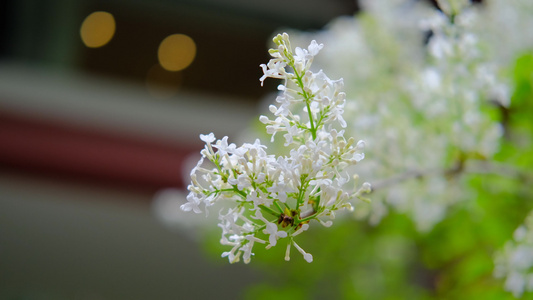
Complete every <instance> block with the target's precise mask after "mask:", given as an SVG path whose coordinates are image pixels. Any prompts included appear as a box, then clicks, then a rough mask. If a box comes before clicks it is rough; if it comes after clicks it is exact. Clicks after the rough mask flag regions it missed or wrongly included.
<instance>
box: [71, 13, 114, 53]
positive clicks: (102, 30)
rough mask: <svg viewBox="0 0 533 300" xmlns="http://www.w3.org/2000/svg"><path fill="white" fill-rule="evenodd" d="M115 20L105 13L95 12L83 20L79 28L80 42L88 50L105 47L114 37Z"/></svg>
mask: <svg viewBox="0 0 533 300" xmlns="http://www.w3.org/2000/svg"><path fill="white" fill-rule="evenodd" d="M115 29H116V24H115V18H114V17H113V15H112V14H110V13H108V12H105V11H95V12H93V13H91V14H90V15H88V16H87V18H85V20H84V21H83V23H82V24H81V28H80V35H81V40H82V41H83V43H84V44H85V46H87V47H89V48H98V47H102V46H104V45H106V44H107V43H109V41H111V39H112V38H113V36H114V35H115Z"/></svg>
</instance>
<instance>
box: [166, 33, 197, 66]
mask: <svg viewBox="0 0 533 300" xmlns="http://www.w3.org/2000/svg"><path fill="white" fill-rule="evenodd" d="M195 56H196V44H195V43H194V41H193V39H192V38H190V37H189V36H187V35H185V34H172V35H169V36H167V37H166V38H165V39H164V40H163V41H162V42H161V44H160V45H159V49H158V52H157V57H158V59H159V63H160V64H161V66H162V67H163V68H164V69H166V70H168V71H181V70H183V69H185V68H187V67H188V66H189V65H190V64H191V63H192V62H193V60H194V58H195Z"/></svg>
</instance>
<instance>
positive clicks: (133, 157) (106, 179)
mask: <svg viewBox="0 0 533 300" xmlns="http://www.w3.org/2000/svg"><path fill="white" fill-rule="evenodd" d="M192 151H194V152H196V151H198V149H197V148H194V149H193V145H188V144H184V145H171V144H165V143H163V142H154V141H147V140H141V139H134V138H131V137H124V136H118V135H113V134H110V133H106V132H97V131H96V130H89V129H86V128H76V127H73V126H69V125H65V124H60V123H59V122H51V121H44V120H39V119H35V118H30V117H27V116H21V115H14V114H10V113H5V112H2V111H0V166H3V167H7V168H10V169H14V170H17V171H24V172H32V173H38V174H39V175H41V176H53V177H57V176H59V177H61V178H63V179H76V180H88V181H96V182H99V183H103V184H106V185H128V186H134V187H137V188H148V189H159V188H164V187H181V188H182V187H183V178H182V174H183V172H182V168H183V164H184V160H185V158H186V157H187V156H188V155H189V153H191V152H192Z"/></svg>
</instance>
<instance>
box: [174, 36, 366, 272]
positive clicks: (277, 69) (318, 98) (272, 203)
mask: <svg viewBox="0 0 533 300" xmlns="http://www.w3.org/2000/svg"><path fill="white" fill-rule="evenodd" d="M274 42H275V43H276V44H277V48H274V49H270V51H269V52H270V54H271V56H272V59H271V60H270V61H269V62H268V63H267V64H262V65H261V68H262V70H263V73H264V75H263V76H262V77H261V78H260V81H261V84H262V83H263V81H264V80H265V79H266V78H268V77H271V78H280V79H284V84H282V85H280V86H279V87H278V90H279V91H280V94H279V95H278V97H277V98H276V103H277V105H271V106H270V107H269V110H270V112H271V113H272V114H273V115H274V118H273V119H270V118H269V117H267V116H260V117H259V120H260V121H261V122H262V123H263V124H265V125H266V130H267V133H269V134H271V135H272V140H274V136H275V135H276V134H277V133H280V134H282V135H283V138H284V140H285V143H284V145H285V147H286V149H284V151H280V152H281V154H280V155H274V154H268V153H267V147H266V146H265V145H263V144H261V142H260V141H259V140H258V139H257V140H256V141H255V142H254V143H253V144H249V143H244V144H243V145H242V146H240V147H237V146H236V145H235V144H233V143H230V142H229V141H228V140H229V139H228V137H223V138H222V139H220V140H217V139H216V138H215V136H214V135H213V133H210V134H207V135H200V139H201V140H202V141H204V142H205V143H206V146H205V148H204V149H203V150H202V151H201V154H202V158H201V159H200V161H199V162H198V164H197V165H196V167H194V168H193V170H192V171H191V184H190V185H189V186H188V190H189V195H188V196H187V201H188V202H187V203H185V204H183V205H182V206H181V209H182V210H184V211H194V212H195V213H200V212H201V211H202V207H204V208H207V207H209V206H212V205H214V203H216V202H219V201H221V200H229V201H230V203H231V204H230V205H229V208H227V210H226V212H225V213H223V212H222V211H221V212H220V213H219V221H220V222H219V224H218V226H219V227H220V229H221V230H222V236H221V239H220V242H221V244H223V245H226V246H230V247H231V249H230V250H229V251H225V252H224V253H223V254H222V256H223V257H227V258H228V260H229V261H230V262H231V263H233V262H237V261H239V260H240V258H241V257H242V259H243V261H244V262H245V263H248V262H250V260H251V257H252V256H253V246H254V244H256V243H261V244H266V247H267V249H268V248H270V247H274V246H276V245H277V244H278V243H279V242H280V240H286V241H287V246H288V250H287V255H286V257H285V259H287V260H288V259H289V254H290V247H295V248H296V249H297V250H298V251H299V252H300V253H301V254H302V256H303V258H304V259H305V260H306V261H308V262H312V260H313V256H312V255H311V254H309V253H307V252H305V251H304V250H303V249H302V248H301V247H300V246H299V245H298V244H297V243H296V242H295V241H294V237H296V236H298V235H299V234H301V233H302V232H304V231H305V230H307V229H308V228H309V224H311V222H314V221H316V222H317V223H318V224H322V225H324V226H327V227H328V226H331V225H332V220H331V216H332V215H334V212H335V211H337V210H340V209H344V208H351V207H352V205H351V204H349V201H350V200H352V199H354V198H357V197H363V194H365V193H368V192H370V189H369V188H368V183H366V184H364V185H363V187H364V189H358V190H357V189H356V190H354V191H345V184H346V183H347V182H348V180H347V179H345V178H349V177H347V176H345V175H344V174H343V171H344V169H345V168H347V167H349V166H353V165H356V164H357V163H358V162H360V161H361V160H362V159H363V158H364V154H363V152H362V150H363V146H364V143H363V142H362V141H360V142H358V143H357V144H355V145H354V143H355V142H354V141H355V140H354V139H353V138H349V139H348V140H346V139H345V138H344V131H343V130H341V131H337V130H336V129H335V126H340V127H346V126H347V124H346V121H345V120H344V118H343V116H342V115H343V113H344V104H345V99H346V95H345V94H344V92H342V88H343V82H342V79H339V80H331V79H329V78H328V77H327V76H326V74H325V73H324V72H323V71H319V72H317V73H315V72H313V71H312V70H311V65H312V62H313V60H314V57H315V56H316V55H317V54H318V53H319V52H320V50H321V49H322V48H323V45H322V44H318V43H317V42H316V41H312V42H311V43H310V44H309V47H308V49H302V48H299V47H296V48H295V50H294V52H293V50H292V48H291V46H290V41H289V36H288V35H287V34H286V33H285V34H282V35H278V36H276V37H275V38H274ZM204 161H206V163H207V161H208V162H209V163H210V164H211V165H212V167H211V169H209V168H208V167H206V166H205V164H206V163H204ZM198 178H200V179H201V181H199V180H198ZM323 218H324V220H323Z"/></svg>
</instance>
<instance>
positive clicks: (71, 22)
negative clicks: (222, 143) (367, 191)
mask: <svg viewBox="0 0 533 300" xmlns="http://www.w3.org/2000/svg"><path fill="white" fill-rule="evenodd" d="M356 10H357V5H356V3H355V1H353V0H312V1H311V0H294V1H283V0H271V1H249V0H224V1H218V0H156V1H148V0H130V1H125V0H111V1H96V0H84V1H68V0H20V1H15V0H4V1H2V2H1V3H0V298H2V299H205V298H212V297H215V296H217V297H218V298H223V299H234V298H236V297H238V295H240V292H241V290H242V288H243V287H245V286H246V284H248V283H252V282H253V281H255V280H259V279H260V277H259V275H257V274H254V273H253V271H252V270H250V269H249V268H246V267H243V266H240V265H239V266H228V265H227V263H226V261H225V260H224V259H220V260H217V261H215V262H214V261H212V260H209V259H208V258H206V255H205V253H204V251H203V250H201V248H200V246H199V244H198V243H197V241H195V240H194V235H191V234H187V233H188V231H189V229H184V230H181V231H180V230H177V231H176V230H171V229H170V228H168V227H165V225H164V224H163V223H162V222H161V218H165V217H169V216H170V217H171V218H172V217H174V216H176V214H179V212H178V206H176V207H172V206H169V205H163V206H161V205H159V206H158V205H154V197H155V198H158V199H167V198H168V197H169V196H168V195H171V196H170V198H173V197H174V198H175V197H176V195H178V197H180V195H183V192H184V190H185V187H186V181H187V180H188V178H187V176H186V175H187V174H188V172H187V170H186V169H187V168H186V165H187V158H188V157H191V156H193V157H197V155H198V152H199V150H200V149H201V147H202V143H201V142H200V141H199V139H198V135H199V134H200V133H209V132H214V133H215V134H216V136H218V137H222V136H224V135H228V136H232V137H236V136H238V134H239V132H240V131H241V130H242V129H243V128H244V127H247V126H249V125H250V124H251V122H252V121H253V120H255V118H256V115H257V113H258V111H257V106H258V103H259V102H260V100H261V99H262V98H264V97H265V95H266V94H268V93H272V92H273V91H275V82H272V81H271V82H267V83H266V86H265V87H263V88H261V87H260V84H259V77H260V76H261V74H262V73H261V69H260V68H259V64H260V63H266V62H267V61H268V55H267V51H266V50H267V49H268V46H269V43H268V42H269V41H270V39H271V38H272V36H273V35H274V34H276V33H277V32H278V31H280V30H283V28H297V29H303V30H313V29H318V28H321V27H323V26H324V25H325V24H327V22H328V21H329V20H331V19H332V18H334V17H336V16H339V15H352V14H354V13H355V11H356ZM169 188H170V190H169ZM162 191H163V192H162ZM157 195H159V197H156V196H157ZM174 198H173V199H174ZM154 207H155V209H154ZM161 207H163V209H161ZM169 209H170V210H172V209H175V211H168V210H169ZM206 287H208V288H206Z"/></svg>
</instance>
